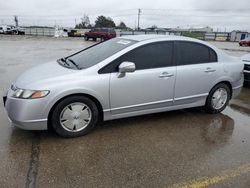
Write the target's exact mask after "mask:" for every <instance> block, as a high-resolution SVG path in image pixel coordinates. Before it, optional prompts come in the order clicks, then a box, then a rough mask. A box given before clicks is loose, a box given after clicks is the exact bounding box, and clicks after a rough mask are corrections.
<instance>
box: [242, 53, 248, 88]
mask: <svg viewBox="0 0 250 188" xmlns="http://www.w3.org/2000/svg"><path fill="white" fill-rule="evenodd" d="M241 60H242V61H243V62H244V78H245V79H244V80H245V83H246V84H250V53H249V54H246V55H244V56H242V57H241Z"/></svg>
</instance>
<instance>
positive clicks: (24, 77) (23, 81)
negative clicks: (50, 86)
mask: <svg viewBox="0 0 250 188" xmlns="http://www.w3.org/2000/svg"><path fill="white" fill-rule="evenodd" d="M77 72H79V70H73V69H68V68H65V67H63V66H61V65H59V64H58V63H57V62H56V61H53V62H49V63H45V64H41V65H38V66H35V67H33V68H31V69H29V70H27V71H25V72H24V73H23V74H21V75H20V76H19V77H18V78H17V80H16V82H15V83H14V85H15V86H16V87H18V88H22V89H36V86H35V85H36V84H39V83H41V82H46V81H48V80H56V79H57V78H60V77H64V76H66V75H69V74H74V73H77ZM37 87H38V88H39V85H38V86H37Z"/></svg>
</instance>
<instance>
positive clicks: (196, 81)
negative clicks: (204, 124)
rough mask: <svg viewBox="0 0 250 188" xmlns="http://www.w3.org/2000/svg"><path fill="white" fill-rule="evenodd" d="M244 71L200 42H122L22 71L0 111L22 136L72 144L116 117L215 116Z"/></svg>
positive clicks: (162, 38)
mask: <svg viewBox="0 0 250 188" xmlns="http://www.w3.org/2000/svg"><path fill="white" fill-rule="evenodd" d="M243 68H244V65H243V62H242V61H240V59H237V58H235V57H231V56H229V55H227V54H225V53H224V52H222V51H221V50H219V49H217V48H216V47H214V46H212V45H211V44H209V43H207V42H204V41H200V40H196V39H191V38H186V37H180V36H167V35H135V36H123V37H118V38H114V39H111V40H109V41H106V42H102V43H99V44H96V45H93V46H91V47H88V48H86V49H83V50H81V51H79V52H77V53H75V54H72V55H70V56H67V57H63V58H60V59H58V60H56V61H53V62H49V63H46V64H42V65H38V66H37V67H34V68H31V69H30V70H27V71H26V72H24V73H23V74H22V75H20V76H19V77H18V78H17V80H16V81H15V82H13V84H12V85H11V87H10V89H9V90H8V92H7V94H6V96H4V104H5V108H6V110H7V113H8V117H9V119H10V120H11V121H12V122H13V124H14V125H16V126H18V127H20V128H22V129H27V130H46V129H48V128H52V129H53V130H54V131H55V132H56V133H58V134H59V135H61V136H64V137H76V136H81V135H85V134H87V133H89V132H90V131H92V130H93V129H94V127H95V126H96V125H97V124H98V123H99V122H101V121H107V120H113V119H118V118H126V117H131V116H138V115H145V114H151V113H158V112H164V111H170V110H178V109H184V108H192V107H201V106H202V107H204V109H205V111H206V112H208V113H220V112H221V111H223V110H224V109H225V108H226V106H227V105H228V102H229V100H230V99H232V98H233V97H236V96H237V95H238V94H239V93H240V91H241V88H242V85H243V80H244V78H243Z"/></svg>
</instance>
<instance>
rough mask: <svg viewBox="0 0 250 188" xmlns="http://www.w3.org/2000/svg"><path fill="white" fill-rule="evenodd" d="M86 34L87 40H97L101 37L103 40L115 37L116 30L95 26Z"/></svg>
mask: <svg viewBox="0 0 250 188" xmlns="http://www.w3.org/2000/svg"><path fill="white" fill-rule="evenodd" d="M84 36H85V40H89V39H93V40H94V41H96V39H97V38H100V39H101V41H104V40H109V39H112V38H115V37H116V32H115V30H114V29H113V28H94V29H91V30H90V31H89V32H86V33H85V34H84Z"/></svg>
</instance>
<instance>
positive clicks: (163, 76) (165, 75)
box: [159, 72, 174, 78]
mask: <svg viewBox="0 0 250 188" xmlns="http://www.w3.org/2000/svg"><path fill="white" fill-rule="evenodd" d="M172 76H174V75H173V74H171V73H168V72H163V73H161V75H160V76H159V78H170V77H172Z"/></svg>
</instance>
